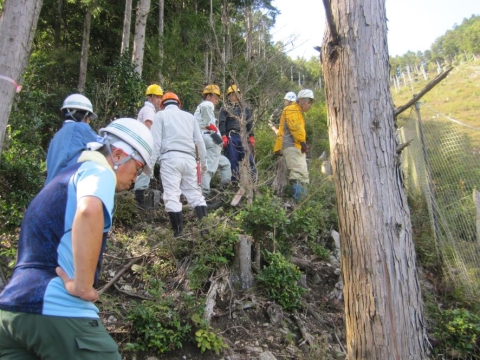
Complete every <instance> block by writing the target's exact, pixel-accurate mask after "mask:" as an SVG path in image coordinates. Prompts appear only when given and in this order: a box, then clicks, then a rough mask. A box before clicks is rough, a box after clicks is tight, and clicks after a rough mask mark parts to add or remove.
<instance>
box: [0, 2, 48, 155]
mask: <svg viewBox="0 0 480 360" xmlns="http://www.w3.org/2000/svg"><path fill="white" fill-rule="evenodd" d="M42 5H43V0H6V1H5V2H4V3H3V11H2V13H1V14H0V153H1V150H2V148H3V140H4V136H5V129H6V128H7V122H8V117H9V116H10V111H11V109H12V103H13V97H14V96H15V91H16V89H17V85H18V84H17V83H18V82H20V76H21V75H22V73H23V71H24V69H25V67H26V66H27V63H28V58H29V55H30V49H31V47H32V42H33V36H34V35H35V29H36V28H37V21H38V16H39V15H40V10H41V8H42Z"/></svg>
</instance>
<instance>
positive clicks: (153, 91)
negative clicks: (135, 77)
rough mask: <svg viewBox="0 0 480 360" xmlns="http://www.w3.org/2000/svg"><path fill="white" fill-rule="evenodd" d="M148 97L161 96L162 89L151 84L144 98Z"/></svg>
mask: <svg viewBox="0 0 480 360" xmlns="http://www.w3.org/2000/svg"><path fill="white" fill-rule="evenodd" d="M148 95H158V96H163V89H162V88H161V86H160V85H157V84H152V85H150V86H149V87H147V91H145V96H148Z"/></svg>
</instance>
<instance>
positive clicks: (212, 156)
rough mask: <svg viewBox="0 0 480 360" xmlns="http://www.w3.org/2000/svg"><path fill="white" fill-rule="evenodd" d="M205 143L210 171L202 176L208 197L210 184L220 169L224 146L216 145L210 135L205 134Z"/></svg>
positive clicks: (204, 189)
mask: <svg viewBox="0 0 480 360" xmlns="http://www.w3.org/2000/svg"><path fill="white" fill-rule="evenodd" d="M203 142H204V143H205V148H206V150H207V166H208V171H207V172H206V173H205V174H203V175H202V192H203V193H204V194H205V195H208V194H209V193H210V182H211V181H212V178H213V177H214V176H215V173H216V172H217V169H218V160H219V159H220V153H221V152H222V145H217V144H215V142H214V141H213V139H212V137H211V136H210V134H203Z"/></svg>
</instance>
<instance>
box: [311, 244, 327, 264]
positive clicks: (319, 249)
mask: <svg viewBox="0 0 480 360" xmlns="http://www.w3.org/2000/svg"><path fill="white" fill-rule="evenodd" d="M309 247H310V250H311V251H312V252H313V253H314V254H315V255H317V256H319V257H320V258H322V259H323V260H328V259H329V258H330V250H328V249H327V248H325V247H324V246H322V245H320V244H317V243H315V242H313V241H311V242H310V243H309Z"/></svg>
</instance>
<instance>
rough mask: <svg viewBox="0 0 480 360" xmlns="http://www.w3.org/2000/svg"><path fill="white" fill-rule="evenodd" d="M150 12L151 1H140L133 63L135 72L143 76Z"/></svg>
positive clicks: (134, 39)
mask: <svg viewBox="0 0 480 360" xmlns="http://www.w3.org/2000/svg"><path fill="white" fill-rule="evenodd" d="M149 11H150V0H138V5H137V14H136V17H135V35H134V37H133V53H132V62H133V63H134V64H135V71H136V72H137V73H138V74H139V75H140V76H141V75H142V71H143V53H144V50H145V29H146V27H147V16H148V12H149Z"/></svg>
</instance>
